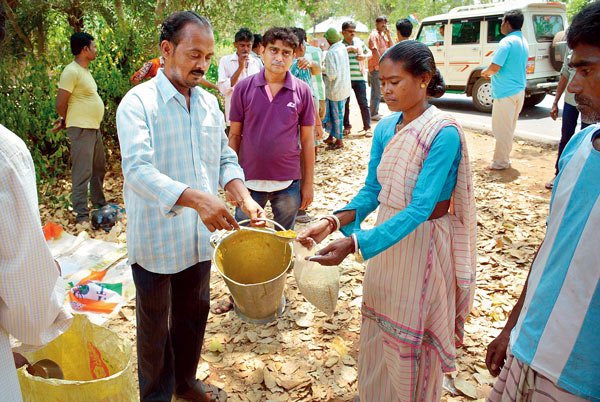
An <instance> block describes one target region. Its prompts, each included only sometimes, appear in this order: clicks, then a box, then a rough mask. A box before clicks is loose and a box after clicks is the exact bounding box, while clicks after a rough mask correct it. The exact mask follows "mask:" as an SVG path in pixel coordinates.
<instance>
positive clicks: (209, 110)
mask: <svg viewBox="0 0 600 402" xmlns="http://www.w3.org/2000/svg"><path fill="white" fill-rule="evenodd" d="M117 131H118V134H119V143H120V146H121V157H122V162H121V164H122V167H123V176H124V177H125V182H124V185H123V197H124V199H125V206H126V209H127V248H128V251H129V262H130V263H131V264H133V263H138V264H139V265H141V266H142V267H144V268H145V269H146V270H148V271H151V272H155V273H160V274H173V273H177V272H180V271H182V270H184V269H186V268H188V267H190V266H192V265H194V264H196V263H198V262H201V261H208V260H210V256H211V247H210V245H209V237H210V232H209V231H208V229H207V228H206V227H205V226H204V224H203V223H202V221H201V220H200V217H199V216H198V213H197V212H196V211H195V210H193V209H191V208H183V207H181V206H177V205H175V203H176V202H177V200H178V199H179V197H180V196H181V193H183V191H184V190H185V189H186V188H188V187H191V188H194V189H196V190H201V191H205V192H207V193H211V194H215V195H216V194H217V188H218V186H219V185H220V186H221V187H224V186H225V185H226V184H227V183H229V182H230V181H231V180H234V179H242V180H243V179H244V174H243V171H242V169H241V167H240V166H239V164H238V161H237V157H236V154H235V152H234V151H233V150H232V149H231V148H229V146H228V140H227V137H226V135H225V120H224V119H223V113H222V112H221V111H220V110H219V105H218V103H217V98H215V97H214V96H213V95H211V94H209V93H208V92H206V91H205V90H203V89H200V88H198V87H196V88H193V89H192V91H191V95H190V111H188V109H187V106H186V101H185V98H184V96H183V95H182V94H181V93H179V92H178V91H177V89H175V87H174V86H173V84H171V82H170V81H169V80H168V79H167V77H166V76H165V74H164V73H163V69H160V70H159V71H158V74H157V75H156V77H155V78H153V79H152V80H150V81H147V82H145V83H143V84H140V85H138V86H136V87H134V88H132V89H131V90H130V91H129V92H128V93H127V95H125V97H124V98H123V100H122V101H121V104H120V105H119V108H118V109H117Z"/></svg>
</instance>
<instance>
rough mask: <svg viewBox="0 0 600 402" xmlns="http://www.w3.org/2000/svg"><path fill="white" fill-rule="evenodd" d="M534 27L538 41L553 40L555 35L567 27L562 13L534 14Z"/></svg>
mask: <svg viewBox="0 0 600 402" xmlns="http://www.w3.org/2000/svg"><path fill="white" fill-rule="evenodd" d="M533 29H534V31H535V39H536V40H537V41H538V42H552V39H554V35H556V34H557V33H558V32H560V31H562V30H564V29H565V27H564V25H563V19H562V17H561V16H560V15H534V16H533Z"/></svg>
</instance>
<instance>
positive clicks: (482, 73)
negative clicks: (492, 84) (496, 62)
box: [481, 70, 492, 80]
mask: <svg viewBox="0 0 600 402" xmlns="http://www.w3.org/2000/svg"><path fill="white" fill-rule="evenodd" d="M481 76H482V77H483V78H487V79H488V80H489V79H490V77H491V76H492V75H491V74H490V72H489V71H488V70H484V71H482V72H481Z"/></svg>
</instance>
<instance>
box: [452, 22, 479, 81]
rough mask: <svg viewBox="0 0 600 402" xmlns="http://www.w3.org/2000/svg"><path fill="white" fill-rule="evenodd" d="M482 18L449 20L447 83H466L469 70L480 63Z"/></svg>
mask: <svg viewBox="0 0 600 402" xmlns="http://www.w3.org/2000/svg"><path fill="white" fill-rule="evenodd" d="M482 20H483V18H481V17H477V18H467V19H460V20H459V19H456V20H451V21H450V23H451V28H452V29H451V41H450V46H449V47H448V49H447V50H446V52H447V59H448V70H447V71H448V72H447V75H446V76H444V78H446V83H447V84H448V85H452V86H454V85H462V86H465V87H466V85H467V82H468V80H469V76H470V74H471V71H472V70H473V69H474V68H476V67H478V66H479V65H480V64H481V38H480V34H481V22H482Z"/></svg>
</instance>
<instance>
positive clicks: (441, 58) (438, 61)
mask: <svg viewBox="0 0 600 402" xmlns="http://www.w3.org/2000/svg"><path fill="white" fill-rule="evenodd" d="M446 27H447V24H444V23H443V22H441V21H438V22H427V23H423V25H422V26H421V30H420V31H419V35H418V36H417V40H418V41H419V42H422V43H424V44H426V45H427V46H429V49H430V50H431V53H433V58H434V59H435V66H436V67H437V69H438V70H440V73H442V76H443V77H444V79H446V73H447V68H448V63H447V62H446V46H445V32H446V31H447V29H446Z"/></svg>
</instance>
